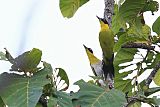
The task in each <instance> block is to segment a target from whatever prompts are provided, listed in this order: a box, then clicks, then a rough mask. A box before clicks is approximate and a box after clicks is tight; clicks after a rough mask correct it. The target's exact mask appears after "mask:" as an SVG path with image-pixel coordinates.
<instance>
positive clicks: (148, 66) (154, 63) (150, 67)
mask: <svg viewBox="0 0 160 107" xmlns="http://www.w3.org/2000/svg"><path fill="white" fill-rule="evenodd" d="M159 59H160V53H157V54H156V55H155V58H154V59H153V62H152V63H151V65H147V67H146V68H145V69H144V70H146V69H153V68H154V67H155V66H156V64H157V63H159Z"/></svg>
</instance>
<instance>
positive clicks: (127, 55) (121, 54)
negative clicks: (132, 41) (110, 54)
mask: <svg viewBox="0 0 160 107" xmlns="http://www.w3.org/2000/svg"><path fill="white" fill-rule="evenodd" d="M136 52H137V49H124V48H122V49H120V50H119V51H118V52H117V54H116V56H115V58H114V66H115V67H118V65H119V64H122V63H125V62H130V61H132V60H133V58H134V55H135V54H136Z"/></svg>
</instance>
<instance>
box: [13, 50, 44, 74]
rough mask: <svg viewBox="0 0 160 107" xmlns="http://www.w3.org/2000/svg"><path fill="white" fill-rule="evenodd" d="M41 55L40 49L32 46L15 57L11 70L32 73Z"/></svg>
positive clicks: (35, 69)
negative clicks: (29, 49)
mask: <svg viewBox="0 0 160 107" xmlns="http://www.w3.org/2000/svg"><path fill="white" fill-rule="evenodd" d="M41 56H42V51H40V50H39V49H36V48H33V49H32V50H31V51H27V52H25V53H23V54H22V55H20V56H18V57H17V58H15V59H14V62H13V65H12V69H11V70H13V71H19V72H25V73H26V72H30V73H33V72H35V71H37V69H38V68H37V66H38V64H39V63H40V61H41Z"/></svg>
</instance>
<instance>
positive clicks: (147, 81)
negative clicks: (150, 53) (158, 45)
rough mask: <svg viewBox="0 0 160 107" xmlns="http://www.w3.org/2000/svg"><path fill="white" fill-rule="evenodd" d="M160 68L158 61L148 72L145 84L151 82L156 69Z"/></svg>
mask: <svg viewBox="0 0 160 107" xmlns="http://www.w3.org/2000/svg"><path fill="white" fill-rule="evenodd" d="M159 69H160V61H159V62H158V63H157V64H156V66H155V68H154V69H153V71H152V72H151V73H150V75H149V76H148V78H147V79H146V85H147V86H149V85H150V83H151V82H152V80H153V78H154V76H155V75H156V73H157V71H158V70H159Z"/></svg>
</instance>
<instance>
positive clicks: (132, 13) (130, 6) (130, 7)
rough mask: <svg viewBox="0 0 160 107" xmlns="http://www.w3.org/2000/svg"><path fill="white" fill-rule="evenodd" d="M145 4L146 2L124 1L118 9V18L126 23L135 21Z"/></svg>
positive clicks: (141, 0) (144, 0)
mask: <svg viewBox="0 0 160 107" xmlns="http://www.w3.org/2000/svg"><path fill="white" fill-rule="evenodd" d="M145 4H146V0H126V1H125V2H124V3H123V4H122V6H121V7H120V8H119V17H120V18H121V19H123V20H125V21H127V22H130V21H131V20H133V19H135V18H136V17H137V16H138V14H139V13H140V12H141V10H142V9H143V7H144V6H145Z"/></svg>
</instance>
